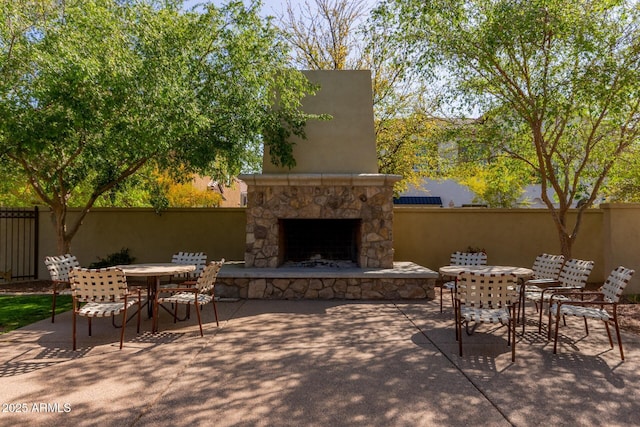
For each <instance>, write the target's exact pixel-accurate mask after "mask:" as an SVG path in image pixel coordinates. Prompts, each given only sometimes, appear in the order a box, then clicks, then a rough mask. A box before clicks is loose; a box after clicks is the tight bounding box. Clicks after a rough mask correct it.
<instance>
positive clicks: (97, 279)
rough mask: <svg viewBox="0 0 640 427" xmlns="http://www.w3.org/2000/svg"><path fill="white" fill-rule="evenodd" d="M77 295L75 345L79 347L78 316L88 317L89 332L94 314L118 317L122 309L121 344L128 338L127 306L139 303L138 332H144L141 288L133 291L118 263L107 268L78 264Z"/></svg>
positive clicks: (74, 278) (74, 287)
mask: <svg viewBox="0 0 640 427" xmlns="http://www.w3.org/2000/svg"><path fill="white" fill-rule="evenodd" d="M69 278H70V281H71V291H72V295H73V349H74V350H75V349H76V316H83V317H87V318H88V321H89V336H91V319H92V318H94V317H114V316H117V315H118V314H120V313H122V326H121V327H120V348H121V349H122V342H123V341H124V330H125V327H126V325H127V309H128V308H129V307H131V306H132V305H134V304H137V305H138V307H137V310H138V313H137V314H138V329H137V330H138V332H140V311H141V310H140V309H141V307H142V296H141V290H140V289H138V290H137V292H136V293H135V294H133V293H130V291H129V289H128V287H127V278H126V277H125V275H124V272H123V271H122V270H121V269H119V268H116V267H109V268H103V269H93V268H77V267H76V268H74V269H72V270H71V273H70V276H69Z"/></svg>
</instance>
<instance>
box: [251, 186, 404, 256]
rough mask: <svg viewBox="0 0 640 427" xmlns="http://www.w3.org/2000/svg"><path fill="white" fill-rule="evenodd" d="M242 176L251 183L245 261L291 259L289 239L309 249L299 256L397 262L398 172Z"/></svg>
mask: <svg viewBox="0 0 640 427" xmlns="http://www.w3.org/2000/svg"><path fill="white" fill-rule="evenodd" d="M242 179H243V180H244V181H245V182H246V183H247V186H248V189H247V200H248V203H247V242H246V243H247V244H246V252H245V259H244V261H245V266H246V267H258V268H264V267H268V268H276V267H279V266H281V265H282V264H283V263H284V262H285V261H287V259H285V258H286V255H287V254H288V253H287V251H286V250H287V249H290V248H289V247H288V246H287V243H288V242H289V244H291V243H292V242H295V243H296V245H302V247H299V248H298V251H300V252H303V253H305V254H306V255H308V256H307V258H306V259H295V261H305V260H307V259H311V258H312V257H314V256H316V255H317V256H320V257H321V258H322V259H329V260H336V261H342V260H347V261H349V260H350V261H353V262H354V263H356V264H357V266H359V267H362V268H392V267H393V184H394V183H395V182H397V181H398V180H399V179H400V177H399V176H397V175H380V174H360V175H358V174H352V175H348V174H328V175H324V174H298V175H296V174H287V175H250V176H243V177H242ZM303 220H304V221H303ZM292 232H293V233H295V234H294V235H293V236H291V233H292ZM314 236H315V237H316V240H313V237H314ZM296 237H297V238H298V239H297V240H296ZM302 237H306V240H307V241H306V242H304V240H305V239H300V238H302ZM318 240H323V241H318ZM336 243H338V244H340V245H342V246H341V247H337V246H335V244H336ZM331 245H333V246H332V247H330V246H331ZM298 258H299V257H298ZM303 258H304V257H303Z"/></svg>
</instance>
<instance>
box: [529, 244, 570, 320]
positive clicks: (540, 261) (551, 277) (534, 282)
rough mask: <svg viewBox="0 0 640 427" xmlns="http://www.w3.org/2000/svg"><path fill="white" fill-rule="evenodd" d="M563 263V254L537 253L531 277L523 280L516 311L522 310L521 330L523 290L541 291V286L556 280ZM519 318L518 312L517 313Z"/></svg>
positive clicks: (551, 283) (553, 282)
mask: <svg viewBox="0 0 640 427" xmlns="http://www.w3.org/2000/svg"><path fill="white" fill-rule="evenodd" d="M563 264H564V255H551V254H547V253H542V254H540V255H538V256H537V257H536V259H535V261H534V262H533V266H532V267H531V269H532V270H533V277H531V278H530V279H529V280H527V281H525V282H524V287H523V288H521V289H520V290H521V294H520V295H521V300H520V306H519V307H518V311H520V310H522V332H523V333H524V328H525V305H524V304H525V298H524V296H525V290H528V291H530V292H532V291H542V287H543V286H550V285H553V284H555V283H557V282H558V276H559V275H560V271H561V270H562V265H563ZM518 318H520V313H518Z"/></svg>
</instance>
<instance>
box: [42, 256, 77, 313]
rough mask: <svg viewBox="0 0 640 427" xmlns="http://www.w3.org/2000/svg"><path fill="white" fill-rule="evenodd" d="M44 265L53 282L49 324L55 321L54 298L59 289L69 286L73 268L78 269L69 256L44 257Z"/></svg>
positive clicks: (73, 259) (74, 261)
mask: <svg viewBox="0 0 640 427" xmlns="http://www.w3.org/2000/svg"><path fill="white" fill-rule="evenodd" d="M44 263H45V265H46V266H47V270H49V276H50V277H51V281H52V282H53V298H52V300H51V323H55V320H56V297H57V296H58V291H59V288H62V287H64V286H68V285H69V273H70V272H71V269H72V268H74V267H80V264H79V263H78V259H77V258H76V257H75V256H74V255H71V254H65V255H59V256H48V257H45V259H44Z"/></svg>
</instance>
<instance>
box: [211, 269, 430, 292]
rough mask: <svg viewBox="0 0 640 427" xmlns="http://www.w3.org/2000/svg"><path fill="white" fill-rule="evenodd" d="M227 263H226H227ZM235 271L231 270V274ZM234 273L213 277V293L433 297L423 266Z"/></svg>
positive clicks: (427, 273)
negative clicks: (381, 272) (335, 272)
mask: <svg viewBox="0 0 640 427" xmlns="http://www.w3.org/2000/svg"><path fill="white" fill-rule="evenodd" d="M227 267H228V266H227ZM234 273H235V274H234ZM272 273H273V272H272V271H269V269H266V270H265V271H264V272H263V273H262V275H261V276H262V277H238V276H242V273H241V272H237V271H234V270H231V271H230V272H228V273H227V274H225V275H219V276H218V279H217V280H216V295H217V296H219V297H222V298H243V299H246V298H250V299H347V300H360V299H365V300H397V299H425V298H429V299H433V298H434V286H435V281H436V277H437V274H436V273H434V272H432V271H429V270H427V269H424V271H417V272H415V273H414V276H417V277H363V276H362V275H356V276H355V277H342V278H341V277H296V276H295V273H294V274H293V277H281V276H282V275H277V276H278V277H271V276H272Z"/></svg>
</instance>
